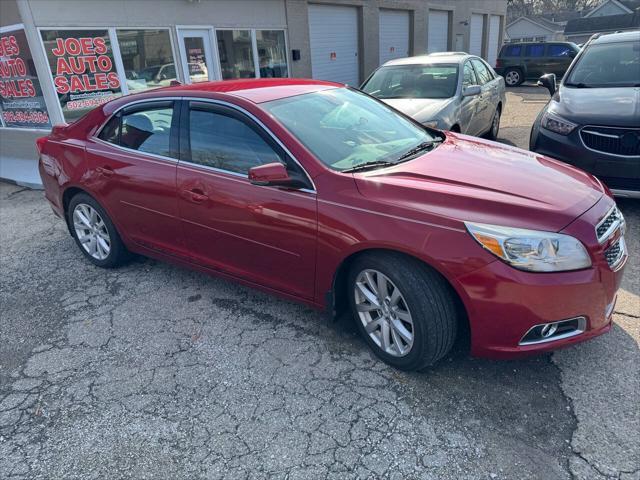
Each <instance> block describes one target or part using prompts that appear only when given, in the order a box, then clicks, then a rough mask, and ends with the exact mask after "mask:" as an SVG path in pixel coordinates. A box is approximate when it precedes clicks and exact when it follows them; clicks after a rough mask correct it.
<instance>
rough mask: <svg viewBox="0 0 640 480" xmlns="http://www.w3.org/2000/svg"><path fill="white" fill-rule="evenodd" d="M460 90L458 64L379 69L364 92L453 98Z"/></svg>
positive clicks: (401, 66) (364, 88) (365, 86)
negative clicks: (457, 90)
mask: <svg viewBox="0 0 640 480" xmlns="http://www.w3.org/2000/svg"><path fill="white" fill-rule="evenodd" d="M457 87H458V65H455V64H451V65H450V64H443V65H399V66H391V67H382V68H379V69H378V70H377V71H376V72H375V73H374V74H373V75H372V77H371V78H370V79H369V80H368V81H367V83H366V84H365V85H364V86H363V87H362V90H364V91H365V92H367V93H368V94H370V95H373V96H374V97H377V98H450V97H453V96H454V95H455V93H456V89H457Z"/></svg>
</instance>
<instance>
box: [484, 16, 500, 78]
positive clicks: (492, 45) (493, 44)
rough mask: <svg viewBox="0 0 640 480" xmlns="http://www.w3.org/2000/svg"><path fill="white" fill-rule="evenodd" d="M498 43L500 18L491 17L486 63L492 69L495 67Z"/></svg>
mask: <svg viewBox="0 0 640 480" xmlns="http://www.w3.org/2000/svg"><path fill="white" fill-rule="evenodd" d="M499 43H500V16H499V15H491V16H490V17H489V45H488V46H487V48H488V51H487V61H488V62H489V65H491V66H492V67H495V66H496V59H497V58H498V47H499Z"/></svg>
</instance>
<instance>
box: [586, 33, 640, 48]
mask: <svg viewBox="0 0 640 480" xmlns="http://www.w3.org/2000/svg"><path fill="white" fill-rule="evenodd" d="M639 38H640V30H632V31H630V32H619V33H605V34H602V35H600V36H598V37H596V38H594V39H592V40H591V41H590V42H589V43H590V44H591V45H594V44H598V43H613V42H632V41H636V42H637V41H638V39H639Z"/></svg>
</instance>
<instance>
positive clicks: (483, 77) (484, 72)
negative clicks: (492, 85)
mask: <svg viewBox="0 0 640 480" xmlns="http://www.w3.org/2000/svg"><path fill="white" fill-rule="evenodd" d="M471 63H473V68H475V70H476V73H477V74H478V83H479V84H480V85H484V84H485V83H487V82H490V81H491V80H493V75H492V74H491V72H490V71H489V69H488V68H487V67H486V65H485V64H484V63H483V62H481V61H480V60H476V59H475V58H474V59H473V60H471Z"/></svg>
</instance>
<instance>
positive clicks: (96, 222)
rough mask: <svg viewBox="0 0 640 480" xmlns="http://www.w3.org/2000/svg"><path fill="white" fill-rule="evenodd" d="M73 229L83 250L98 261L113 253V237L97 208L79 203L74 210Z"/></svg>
mask: <svg viewBox="0 0 640 480" xmlns="http://www.w3.org/2000/svg"><path fill="white" fill-rule="evenodd" d="M73 228H74V230H75V232H76V236H77V238H78V241H79V242H80V245H82V248H84V249H85V251H86V252H87V253H88V254H89V255H91V256H92V257H93V258H95V259H96V260H104V259H105V258H107V257H108V256H109V253H110V252H111V237H110V236H109V231H108V230H107V226H106V224H105V223H104V220H103V219H102V217H101V216H100V214H99V213H98V212H97V210H96V209H95V208H93V207H92V206H91V205H87V204H86V203H79V204H78V205H76V208H75V209H74V210H73Z"/></svg>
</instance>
